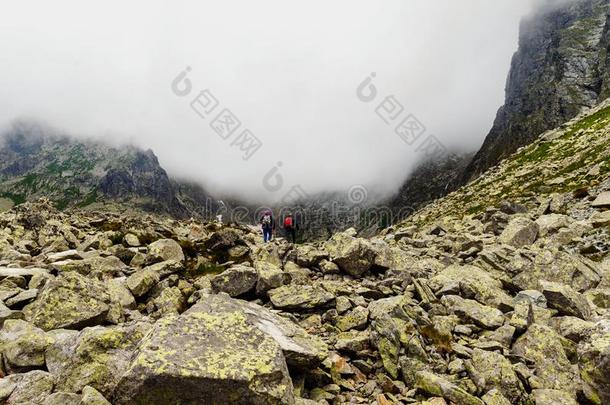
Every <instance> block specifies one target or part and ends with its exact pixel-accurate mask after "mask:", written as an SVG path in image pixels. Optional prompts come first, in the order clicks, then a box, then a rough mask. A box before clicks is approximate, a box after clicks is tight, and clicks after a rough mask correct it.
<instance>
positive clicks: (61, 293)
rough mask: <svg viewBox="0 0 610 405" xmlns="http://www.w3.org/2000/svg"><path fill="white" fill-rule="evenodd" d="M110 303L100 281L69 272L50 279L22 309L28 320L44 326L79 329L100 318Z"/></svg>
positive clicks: (107, 309)
mask: <svg viewBox="0 0 610 405" xmlns="http://www.w3.org/2000/svg"><path fill="white" fill-rule="evenodd" d="M109 304H110V296H109V295H108V292H107V290H106V286H105V285H104V284H103V283H101V282H99V281H97V280H95V279H91V278H87V277H85V276H82V275H80V274H79V273H76V272H68V273H65V274H61V275H59V276H58V277H56V278H55V279H53V280H51V281H49V282H48V283H47V285H46V286H45V287H44V289H43V291H42V293H40V294H39V295H38V298H36V300H35V301H34V302H32V303H31V304H28V305H27V306H26V307H25V308H24V310H23V312H24V316H25V319H26V320H27V321H28V322H31V323H33V324H34V325H36V326H38V327H39V328H42V329H44V330H51V329H60V328H66V329H80V328H84V327H86V326H92V325H97V324H100V323H101V322H103V320H104V319H105V317H106V315H107V313H108V311H109V309H110V306H109Z"/></svg>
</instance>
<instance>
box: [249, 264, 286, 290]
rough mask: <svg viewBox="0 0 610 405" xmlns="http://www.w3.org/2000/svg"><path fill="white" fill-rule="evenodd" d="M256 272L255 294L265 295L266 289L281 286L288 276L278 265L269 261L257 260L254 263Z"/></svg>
mask: <svg viewBox="0 0 610 405" xmlns="http://www.w3.org/2000/svg"><path fill="white" fill-rule="evenodd" d="M254 268H255V269H256V271H257V273H258V280H257V282H256V294H258V295H265V294H266V293H267V291H269V290H272V289H274V288H278V287H281V286H282V285H284V284H285V283H286V282H287V281H288V280H289V278H290V276H288V274H286V273H284V272H283V271H282V269H281V268H279V267H278V266H276V265H274V264H272V263H269V262H257V263H255V265H254Z"/></svg>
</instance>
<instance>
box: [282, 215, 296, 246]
mask: <svg viewBox="0 0 610 405" xmlns="http://www.w3.org/2000/svg"><path fill="white" fill-rule="evenodd" d="M284 232H286V240H291V239H292V243H297V224H296V221H295V220H294V217H293V216H292V214H290V213H289V214H287V215H286V217H285V218H284Z"/></svg>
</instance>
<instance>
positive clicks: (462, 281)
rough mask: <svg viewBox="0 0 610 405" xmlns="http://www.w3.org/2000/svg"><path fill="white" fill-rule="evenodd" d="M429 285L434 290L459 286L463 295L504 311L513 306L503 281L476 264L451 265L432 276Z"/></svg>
mask: <svg viewBox="0 0 610 405" xmlns="http://www.w3.org/2000/svg"><path fill="white" fill-rule="evenodd" d="M428 285H429V287H430V288H432V289H433V290H434V291H439V290H441V291H442V290H446V291H448V290H451V289H454V288H455V287H457V288H458V289H459V291H460V295H461V296H463V297H466V298H471V299H474V300H476V301H478V302H480V303H482V304H484V305H489V306H492V307H495V308H499V309H501V310H504V311H506V310H510V309H512V307H513V303H512V301H513V300H512V298H511V297H510V296H509V295H508V294H507V293H506V292H505V291H504V289H503V288H502V282H501V281H500V280H497V279H495V278H493V277H492V276H491V275H490V274H489V272H487V271H485V270H483V269H481V268H479V267H476V266H460V265H452V266H449V267H447V268H446V269H445V270H443V271H442V272H440V273H439V274H437V275H436V276H434V277H432V278H431V279H430V280H429V282H428Z"/></svg>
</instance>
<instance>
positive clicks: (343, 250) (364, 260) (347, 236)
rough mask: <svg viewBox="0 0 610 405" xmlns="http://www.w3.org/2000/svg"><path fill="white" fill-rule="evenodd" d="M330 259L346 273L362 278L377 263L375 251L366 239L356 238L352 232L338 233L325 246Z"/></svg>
mask: <svg viewBox="0 0 610 405" xmlns="http://www.w3.org/2000/svg"><path fill="white" fill-rule="evenodd" d="M324 249H325V250H326V251H327V252H328V254H329V256H330V259H331V260H332V261H333V262H335V263H336V264H337V265H338V266H339V268H340V269H341V270H343V271H344V272H345V273H347V274H349V275H351V276H354V277H360V276H362V275H363V274H364V273H366V272H367V271H368V270H369V269H370V268H371V267H372V266H373V263H374V261H375V255H376V253H375V250H374V249H373V247H372V246H371V244H370V242H369V241H367V240H366V239H362V238H355V237H353V236H352V235H351V233H350V232H343V233H337V234H335V235H333V237H332V238H330V239H329V240H328V241H327V242H326V243H325V244H324Z"/></svg>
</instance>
